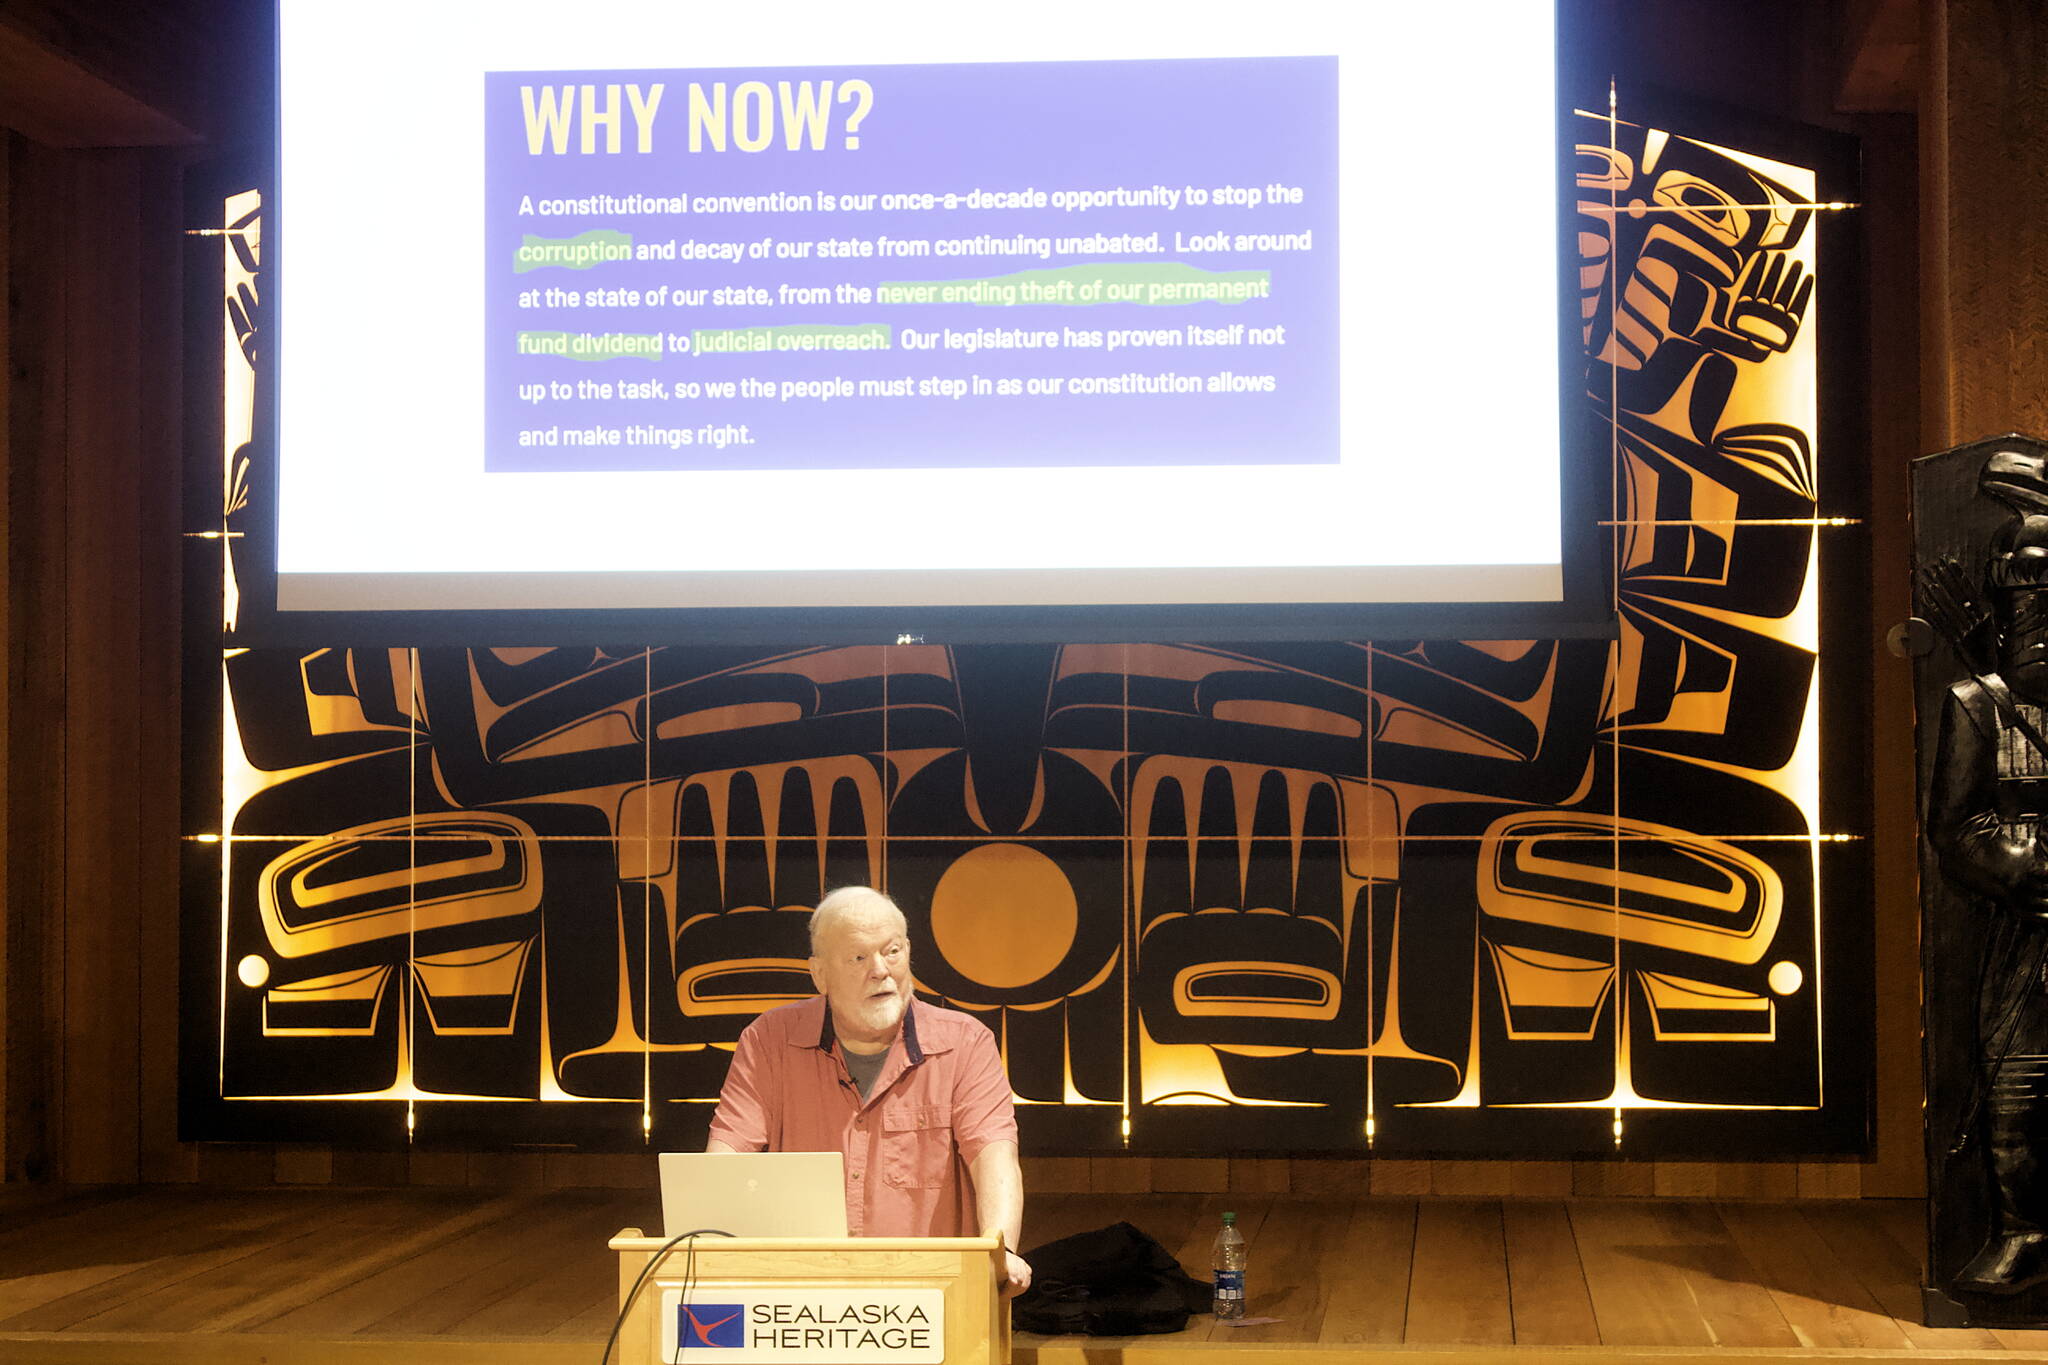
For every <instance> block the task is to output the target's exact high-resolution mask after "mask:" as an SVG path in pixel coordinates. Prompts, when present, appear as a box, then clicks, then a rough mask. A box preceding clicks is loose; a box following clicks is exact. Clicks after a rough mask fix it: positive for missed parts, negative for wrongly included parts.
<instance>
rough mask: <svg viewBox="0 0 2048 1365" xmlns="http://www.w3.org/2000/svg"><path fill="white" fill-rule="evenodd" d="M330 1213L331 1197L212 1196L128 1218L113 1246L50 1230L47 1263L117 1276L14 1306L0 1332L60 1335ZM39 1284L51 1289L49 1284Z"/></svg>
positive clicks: (332, 1207) (176, 1202) (171, 1203)
mask: <svg viewBox="0 0 2048 1365" xmlns="http://www.w3.org/2000/svg"><path fill="white" fill-rule="evenodd" d="M338 1206H339V1205H338V1203H337V1201H335V1200H334V1199H332V1198H331V1197H329V1198H321V1197H306V1198H294V1197H285V1198H280V1197H278V1196H277V1195H276V1194H275V1193H274V1192H270V1193H263V1194H256V1193H240V1194H221V1193H216V1194H215V1195H214V1196H213V1197H212V1198H210V1199H208V1200H205V1201H204V1202H203V1203H199V1204H187V1203H185V1202H183V1201H179V1200H166V1201H164V1202H162V1203H159V1204H156V1205H155V1206H154V1208H153V1209H152V1210H151V1211H150V1212H149V1213H148V1215H147V1216H145V1215H143V1214H141V1213H140V1212H139V1211H131V1215H130V1217H129V1221H128V1222H127V1224H126V1231H125V1235H124V1236H123V1237H122V1238H120V1239H119V1240H117V1241H112V1242H109V1241H106V1240H105V1239H104V1238H102V1237H100V1236H98V1235H97V1234H96V1233H95V1234H94V1235H91V1236H87V1237H85V1238H84V1240H83V1241H80V1242H73V1241H71V1240H69V1239H67V1238H63V1237H60V1236H58V1235H57V1234H56V1233H55V1232H54V1231H53V1232H52V1234H51V1239H50V1243H49V1245H50V1248H51V1251H50V1258H51V1261H52V1263H53V1264H71V1265H75V1264H78V1263H83V1264H86V1265H91V1264H105V1265H112V1266H116V1267H120V1269H119V1273H117V1274H115V1275H112V1276H110V1277H106V1278H97V1279H94V1278H91V1277H88V1279H89V1280H90V1282H89V1283H87V1282H81V1283H79V1284H78V1285H76V1286H75V1287H70V1288H67V1289H66V1290H65V1291H64V1292H61V1293H58V1294H55V1295H53V1296H51V1297H47V1298H43V1299H42V1300H41V1301H39V1302H36V1303H34V1304H33V1306H25V1307H21V1308H19V1309H17V1310H16V1311H14V1312H12V1313H10V1314H9V1315H8V1316H7V1318H5V1319H4V1320H0V1331H16V1332H56V1331H64V1330H67V1329H69V1328H72V1327H74V1326H76V1325H77V1324H78V1323H80V1322H82V1321H84V1320H85V1319H86V1318H89V1317H91V1316H93V1315H95V1314H97V1313H101V1312H104V1311H105V1310H106V1309H107V1308H109V1307H110V1306H112V1305H115V1304H120V1303H125V1302H127V1301H129V1300H130V1299H133V1298H136V1297H138V1296H141V1295H145V1294H149V1293H152V1292H154V1291H156V1290H159V1289H162V1288H164V1287H166V1286H171V1285H176V1284H179V1283H181V1282H183V1281H185V1280H188V1279H192V1278H194V1277H196V1276H199V1275H202V1274H204V1273H206V1272H207V1271H208V1270H211V1269H213V1268H215V1267H217V1266H221V1265H225V1264H227V1263H229V1262H231V1261H234V1260H238V1259H241V1258H243V1257H245V1256H248V1255H250V1254H251V1253H252V1249H253V1248H260V1247H263V1246H266V1245H268V1244H269V1243H270V1242H271V1241H273V1240H274V1239H275V1238H277V1237H279V1236H281V1235H283V1232H282V1230H284V1229H289V1228H293V1227H302V1226H304V1225H307V1224H309V1223H310V1224H313V1225H319V1224H320V1223H322V1222H323V1221H324V1220H325V1219H326V1218H328V1217H330V1216H332V1214H333V1212H334V1210H335V1209H336V1208H337V1207H338ZM74 1230H76V1229H74ZM15 1283H19V1282H18V1281H16V1282H15ZM45 1284H46V1286H48V1287H52V1288H55V1287H57V1286H56V1285H55V1284H54V1282H49V1281H46V1282H45Z"/></svg>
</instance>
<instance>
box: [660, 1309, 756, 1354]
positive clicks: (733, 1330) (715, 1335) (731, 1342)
mask: <svg viewBox="0 0 2048 1365" xmlns="http://www.w3.org/2000/svg"><path fill="white" fill-rule="evenodd" d="M677 1311H678V1312H679V1313H680V1314H681V1315H682V1318H681V1321H679V1322H678V1323H676V1342H677V1344H678V1345H679V1346H681V1347H683V1348H685V1349H687V1348H689V1347H692V1346H745V1345H746V1344H747V1315H746V1308H745V1306H744V1305H742V1304H737V1303H700V1304H695V1305H692V1304H687V1303H686V1304H681V1305H679V1306H678V1308H677Z"/></svg>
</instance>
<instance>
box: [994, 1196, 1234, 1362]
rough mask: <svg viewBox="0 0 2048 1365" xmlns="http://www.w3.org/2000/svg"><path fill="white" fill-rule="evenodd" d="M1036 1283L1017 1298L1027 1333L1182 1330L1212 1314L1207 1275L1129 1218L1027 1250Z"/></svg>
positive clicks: (1014, 1310)
mask: <svg viewBox="0 0 2048 1365" xmlns="http://www.w3.org/2000/svg"><path fill="white" fill-rule="evenodd" d="M1024 1259H1025V1260H1026V1261H1029V1262H1030V1263H1031V1288H1029V1289H1027V1290H1026V1291H1024V1293H1022V1294H1019V1295H1018V1296H1017V1297H1016V1298H1015V1299H1014V1300H1012V1302H1011V1316H1010V1321H1011V1323H1012V1324H1013V1325H1014V1326H1015V1327H1016V1329H1017V1330H1018V1331H1020V1332H1039V1333H1043V1334H1044V1335H1046V1336H1065V1335H1068V1334H1072V1333H1085V1334H1087V1335H1089V1336H1098V1337H1126V1336H1141V1335H1144V1334H1147V1333H1151V1332H1178V1331H1180V1330H1181V1329H1182V1328H1184V1327H1186V1326H1187V1325H1188V1315H1189V1314H1191V1313H1201V1312H1207V1311H1208V1309H1209V1306H1210V1302H1211V1293H1212V1291H1211V1289H1210V1286H1209V1283H1208V1281H1206V1280H1198V1279H1196V1278H1194V1277H1193V1276H1192V1275H1190V1274H1188V1273H1187V1272H1186V1271H1185V1270H1182V1269H1181V1267H1180V1262H1179V1261H1176V1260H1174V1259H1173V1253H1172V1252H1169V1251H1168V1250H1167V1249H1166V1248H1165V1247H1163V1246H1161V1245H1159V1243H1157V1242H1155V1241H1153V1240H1152V1239H1151V1238H1150V1237H1147V1236H1146V1235H1145V1234H1144V1233H1142V1232H1140V1231H1138V1229H1136V1228H1134V1227H1132V1226H1131V1225H1130V1224H1129V1223H1117V1224H1115V1225H1114V1226H1111V1227H1106V1228H1097V1229H1096V1230H1095V1231H1093V1232H1077V1233H1075V1234H1074V1235H1073V1236H1072V1237H1062V1238H1060V1239H1059V1240H1058V1241H1057V1242H1047V1243H1046V1244H1045V1245H1044V1246H1041V1247H1033V1248H1032V1249H1031V1250H1030V1251H1027V1252H1025V1253H1024Z"/></svg>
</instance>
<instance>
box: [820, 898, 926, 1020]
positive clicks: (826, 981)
mask: <svg viewBox="0 0 2048 1365" xmlns="http://www.w3.org/2000/svg"><path fill="white" fill-rule="evenodd" d="M811 980H812V981H814V982H816V983H817V987H818V990H819V991H820V992H822V993H823V994H824V996H825V999H826V1000H827V1001H828V1002H829V1003H830V1004H831V1006H832V1027H833V1029H834V1031H835V1032H837V1033H838V1035H839V1038H840V1041H841V1042H842V1043H846V1044H849V1045H852V1046H853V1047H855V1048H856V1049H857V1050H862V1051H868V1050H873V1049H874V1048H876V1047H877V1046H878V1045H879V1046H883V1047H886V1046H887V1045H888V1044H889V1043H890V1042H891V1041H892V1040H893V1039H894V1038H895V1037H896V1030H897V1028H898V1027H900V1026H901V1024H902V1023H903V1011H904V1009H905V1007H906V1006H908V1005H909V1003H910V941H909V940H908V939H907V938H906V937H905V936H904V932H903V923H902V921H901V919H900V918H899V917H898V916H896V915H894V914H892V913H890V911H889V910H888V908H887V907H885V906H876V907H874V908H872V909H868V908H862V909H859V910H855V911H852V912H850V913H848V914H846V915H844V916H842V917H840V919H839V921H838V922H837V923H835V924H834V925H832V927H831V928H830V929H828V930H827V931H826V932H825V933H824V934H823V935H822V936H821V937H820V938H819V940H818V944H817V955H816V956H815V957H813V958H812V959H811Z"/></svg>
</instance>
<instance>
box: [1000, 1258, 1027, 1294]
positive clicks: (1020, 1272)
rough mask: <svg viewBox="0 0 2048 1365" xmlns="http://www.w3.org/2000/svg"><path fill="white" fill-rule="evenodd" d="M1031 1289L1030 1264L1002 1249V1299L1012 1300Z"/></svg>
mask: <svg viewBox="0 0 2048 1365" xmlns="http://www.w3.org/2000/svg"><path fill="white" fill-rule="evenodd" d="M1030 1287H1031V1263H1030V1262H1028V1261H1026V1260H1025V1259H1024V1258H1023V1257H1022V1256H1019V1255H1018V1254H1017V1253H1016V1252H1014V1251H1011V1250H1010V1249H1009V1248H1008V1247H1005V1248H1003V1297H1004V1298H1006V1299H1014V1298H1016V1297H1017V1296H1018V1295H1019V1294H1021V1293H1023V1292H1024V1291H1025V1290H1027V1289H1029V1288H1030Z"/></svg>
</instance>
